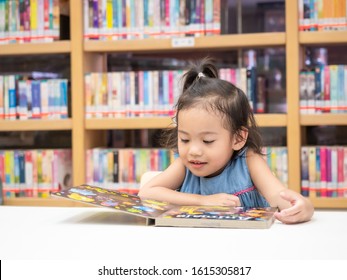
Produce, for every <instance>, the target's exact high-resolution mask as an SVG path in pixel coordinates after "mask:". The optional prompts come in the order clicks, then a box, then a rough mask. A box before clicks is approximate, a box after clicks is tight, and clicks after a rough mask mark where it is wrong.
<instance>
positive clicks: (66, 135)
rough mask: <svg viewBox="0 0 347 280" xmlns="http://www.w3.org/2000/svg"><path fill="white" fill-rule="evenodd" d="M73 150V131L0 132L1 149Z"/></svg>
mask: <svg viewBox="0 0 347 280" xmlns="http://www.w3.org/2000/svg"><path fill="white" fill-rule="evenodd" d="M38 148H39V149H50V148H54V149H59V148H71V131H64V130H63V131H12V132H6V131H2V132H0V149H7V150H8V149H38Z"/></svg>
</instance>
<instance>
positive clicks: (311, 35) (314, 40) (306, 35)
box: [299, 31, 347, 45]
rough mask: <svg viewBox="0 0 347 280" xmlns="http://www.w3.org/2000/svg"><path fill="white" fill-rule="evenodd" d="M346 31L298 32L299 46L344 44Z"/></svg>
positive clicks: (346, 35) (346, 36)
mask: <svg viewBox="0 0 347 280" xmlns="http://www.w3.org/2000/svg"><path fill="white" fill-rule="evenodd" d="M346 38H347V31H310V32H303V31H302V32H299V43H300V44H301V45H334V44H345V43H346V41H347V39H346Z"/></svg>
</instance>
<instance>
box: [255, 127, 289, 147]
mask: <svg viewBox="0 0 347 280" xmlns="http://www.w3.org/2000/svg"><path fill="white" fill-rule="evenodd" d="M259 130H260V134H261V137H262V139H263V145H264V146H265V147H266V146H286V145H287V130H286V128H285V127H260V128H259Z"/></svg>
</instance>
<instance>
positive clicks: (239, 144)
mask: <svg viewBox="0 0 347 280" xmlns="http://www.w3.org/2000/svg"><path fill="white" fill-rule="evenodd" d="M247 137H248V130H247V129H246V128H242V129H240V131H239V132H238V133H237V134H236V135H235V137H234V140H233V148H234V150H236V151H238V150H241V149H242V148H243V146H244V145H245V144H246V141H247Z"/></svg>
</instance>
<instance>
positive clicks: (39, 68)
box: [0, 54, 70, 79]
mask: <svg viewBox="0 0 347 280" xmlns="http://www.w3.org/2000/svg"><path fill="white" fill-rule="evenodd" d="M9 74H11V75H12V74H14V75H23V76H27V77H29V78H33V79H40V78H66V79H70V56H69V55H67V54H54V55H21V56H20V57H19V56H3V57H1V63H0V75H9Z"/></svg>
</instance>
